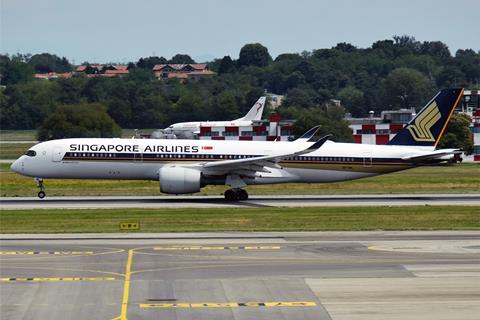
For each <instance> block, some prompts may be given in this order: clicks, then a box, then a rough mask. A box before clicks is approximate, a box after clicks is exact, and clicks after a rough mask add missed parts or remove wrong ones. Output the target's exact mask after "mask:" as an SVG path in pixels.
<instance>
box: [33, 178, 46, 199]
mask: <svg viewBox="0 0 480 320" xmlns="http://www.w3.org/2000/svg"><path fill="white" fill-rule="evenodd" d="M34 180H35V183H36V184H37V187H38V188H39V189H40V191H39V192H38V193H37V195H38V197H39V198H40V199H43V198H45V186H44V185H43V179H42V178H35V179H34Z"/></svg>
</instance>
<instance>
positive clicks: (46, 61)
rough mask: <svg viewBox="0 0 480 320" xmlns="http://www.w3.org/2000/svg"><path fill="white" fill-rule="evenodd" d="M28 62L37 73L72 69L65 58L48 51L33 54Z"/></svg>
mask: <svg viewBox="0 0 480 320" xmlns="http://www.w3.org/2000/svg"><path fill="white" fill-rule="evenodd" d="M28 64H29V65H30V66H32V67H33V69H35V72H37V73H47V72H68V71H71V70H72V66H71V65H70V62H68V60H67V58H65V57H63V58H60V57H58V56H56V55H54V54H50V53H41V54H35V55H33V56H32V57H31V58H30V60H29V61H28Z"/></svg>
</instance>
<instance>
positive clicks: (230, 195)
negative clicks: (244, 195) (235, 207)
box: [224, 189, 235, 201]
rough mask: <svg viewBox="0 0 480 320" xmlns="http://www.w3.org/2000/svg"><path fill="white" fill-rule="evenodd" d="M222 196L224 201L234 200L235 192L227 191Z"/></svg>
mask: <svg viewBox="0 0 480 320" xmlns="http://www.w3.org/2000/svg"><path fill="white" fill-rule="evenodd" d="M224 196H225V200H227V201H233V200H235V192H233V190H232V189H228V190H227V191H225V193H224Z"/></svg>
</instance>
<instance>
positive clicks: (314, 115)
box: [283, 106, 352, 142]
mask: <svg viewBox="0 0 480 320" xmlns="http://www.w3.org/2000/svg"><path fill="white" fill-rule="evenodd" d="M283 113H284V114H285V115H288V116H290V117H291V118H294V119H297V121H296V122H295V127H294V130H295V134H296V135H297V136H298V135H301V134H303V133H305V132H306V131H307V130H308V129H310V128H312V127H314V126H316V125H321V127H320V131H319V133H318V134H317V136H318V137H320V136H322V135H326V134H331V135H333V138H332V139H333V140H334V141H338V142H351V141H352V130H351V129H350V128H349V127H348V122H347V121H345V120H344V119H343V117H344V114H345V110H344V109H343V108H342V107H338V106H323V107H314V108H287V109H286V110H283Z"/></svg>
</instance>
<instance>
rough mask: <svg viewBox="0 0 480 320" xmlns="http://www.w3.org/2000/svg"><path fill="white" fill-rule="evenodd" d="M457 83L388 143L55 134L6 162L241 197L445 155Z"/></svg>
mask: <svg viewBox="0 0 480 320" xmlns="http://www.w3.org/2000/svg"><path fill="white" fill-rule="evenodd" d="M462 94H463V89H447V90H442V91H440V92H439V93H438V94H437V95H435V96H434V97H433V98H432V99H431V100H430V101H429V102H428V103H427V105H426V106H425V107H424V108H423V109H422V110H421V111H420V112H419V113H418V114H417V115H416V117H415V118H414V119H412V120H411V121H410V122H409V123H408V124H407V126H406V127H405V128H403V129H402V130H400V131H399V133H398V134H397V135H396V136H395V137H394V138H393V139H392V141H390V142H389V143H388V144H387V145H366V144H355V143H336V142H333V141H328V136H325V137H323V138H321V139H320V140H318V141H317V142H312V141H311V138H312V135H314V133H315V132H316V130H317V128H313V129H311V130H309V132H307V133H306V134H305V135H304V136H302V137H300V138H299V139H297V140H296V141H293V142H283V141H278V142H265V141H221V140H220V141H219V140H158V139H138V140H137V139H62V140H52V141H47V142H42V143H39V144H37V145H35V146H33V147H32V148H31V149H30V150H28V151H27V152H26V153H25V155H22V156H21V157H20V158H19V159H17V160H16V161H15V162H14V163H13V164H12V166H11V169H12V170H13V171H15V172H17V173H20V174H22V175H25V176H31V177H35V178H36V180H37V181H38V182H39V187H40V192H39V193H38V196H39V197H40V198H43V197H44V196H45V192H44V186H43V178H61V179H131V180H156V181H159V182H160V190H161V192H164V193H169V194H185V193H195V192H198V191H199V190H200V189H201V188H202V187H204V186H206V185H229V186H230V187H231V188H232V189H229V190H227V191H226V192H225V198H226V199H227V200H246V199H247V198H248V194H247V192H246V191H245V190H244V189H242V188H243V187H245V186H247V185H258V184H273V183H286V182H305V183H317V182H335V181H344V180H352V179H359V178H365V177H371V176H375V175H380V174H385V173H389V172H395V171H400V170H405V169H409V168H413V167H416V166H418V165H425V164H433V163H439V162H444V161H451V160H453V158H454V157H455V155H457V154H459V153H460V152H461V151H460V150H458V149H441V150H435V148H436V146H437V144H438V141H439V140H440V138H441V136H442V134H443V132H444V131H445V128H446V126H447V124H448V121H449V120H450V117H451V115H452V113H453V111H454V110H455V108H456V106H457V104H458V102H459V101H460V98H461V97H462Z"/></svg>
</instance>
